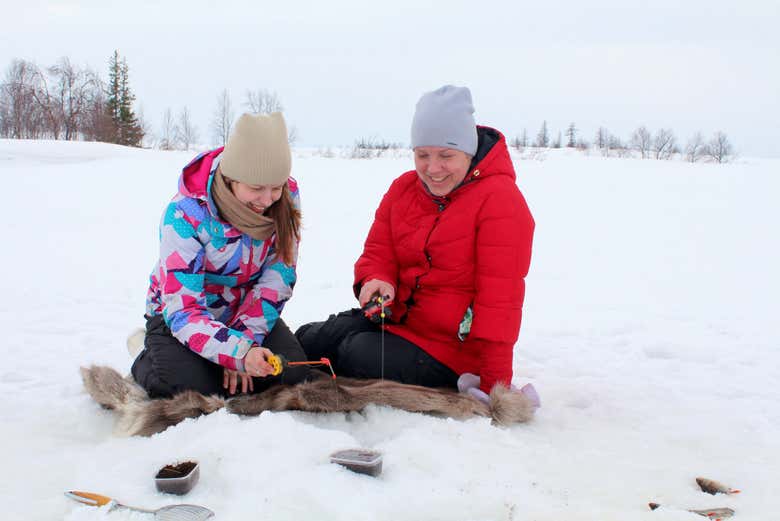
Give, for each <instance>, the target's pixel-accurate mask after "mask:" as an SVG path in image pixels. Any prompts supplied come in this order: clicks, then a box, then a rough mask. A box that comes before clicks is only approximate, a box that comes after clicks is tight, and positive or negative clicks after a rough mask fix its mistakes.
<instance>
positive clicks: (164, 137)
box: [158, 108, 179, 150]
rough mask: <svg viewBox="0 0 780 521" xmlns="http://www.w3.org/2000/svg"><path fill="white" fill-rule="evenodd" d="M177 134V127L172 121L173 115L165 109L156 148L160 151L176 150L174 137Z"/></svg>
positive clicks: (169, 110)
mask: <svg viewBox="0 0 780 521" xmlns="http://www.w3.org/2000/svg"><path fill="white" fill-rule="evenodd" d="M178 134H179V127H178V126H177V125H176V122H175V121H174V120H173V113H172V112H171V109H170V108H168V109H165V113H164V114H163V119H162V127H161V130H160V140H159V142H158V147H159V148H160V149H161V150H175V149H176V136H177V135H178Z"/></svg>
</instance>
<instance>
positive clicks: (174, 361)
mask: <svg viewBox="0 0 780 521" xmlns="http://www.w3.org/2000/svg"><path fill="white" fill-rule="evenodd" d="M263 347H266V348H268V349H270V350H271V351H272V352H273V353H274V354H280V355H283V356H284V357H285V358H286V359H287V360H289V361H291V362H292V361H302V360H306V354H305V353H304V352H303V349H301V346H300V344H299V343H298V341H297V340H296V339H295V336H294V335H293V334H292V331H290V328H288V327H287V325H286V324H285V323H284V322H283V321H282V319H281V318H279V319H278V320H277V321H276V324H274V328H273V329H272V330H271V332H270V333H269V334H268V336H267V337H266V339H265V342H264V343H263ZM132 374H133V378H134V379H135V381H136V382H138V384H139V385H140V386H141V387H143V388H144V389H146V392H147V393H148V394H149V396H150V397H152V398H169V397H171V396H173V395H175V394H178V393H180V392H182V391H187V390H193V391H198V392H199V393H201V394H205V395H212V394H217V395H221V396H227V395H228V390H227V389H224V388H223V387H222V382H223V377H224V367H222V366H220V365H218V364H215V363H213V362H210V361H209V360H206V359H205V358H203V357H202V356H200V355H199V354H197V353H195V352H193V351H191V350H190V349H189V348H187V347H186V346H184V345H183V344H182V343H181V342H179V341H178V340H176V338H174V337H173V335H172V334H171V330H170V329H168V326H166V325H165V321H164V320H163V317H162V316H160V315H157V316H154V317H147V320H146V337H145V338H144V349H143V350H142V351H141V352H140V353H139V354H138V357H137V358H136V359H135V362H134V363H133V368H132ZM308 376H309V368H308V367H307V366H296V367H286V368H285V369H284V370H283V371H282V373H281V374H280V375H278V376H267V377H264V378H261V377H258V378H252V384H253V386H254V392H255V393H259V392H262V391H264V390H266V389H268V388H269V387H271V386H272V385H275V384H296V383H299V382H302V381H304V380H306V379H307V378H308ZM238 385H239V390H240V387H241V380H240V379H239V381H238Z"/></svg>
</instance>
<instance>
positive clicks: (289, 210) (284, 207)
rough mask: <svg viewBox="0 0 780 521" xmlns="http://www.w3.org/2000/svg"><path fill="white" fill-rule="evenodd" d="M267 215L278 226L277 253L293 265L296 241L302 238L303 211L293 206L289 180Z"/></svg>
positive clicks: (284, 260)
mask: <svg viewBox="0 0 780 521" xmlns="http://www.w3.org/2000/svg"><path fill="white" fill-rule="evenodd" d="M266 215H268V217H270V218H272V219H273V220H274V225H275V226H276V251H277V255H278V256H279V258H280V259H281V260H282V261H283V262H284V263H285V264H289V265H292V264H293V262H294V261H295V259H294V258H293V252H294V251H295V246H296V243H297V242H298V241H299V240H301V231H300V230H301V212H300V210H298V209H297V208H295V206H293V201H292V195H290V188H289V187H288V185H287V182H285V183H284V185H283V187H282V196H281V197H280V198H279V200H278V201H276V202H275V203H274V204H272V205H271V206H270V207H269V208H268V210H266Z"/></svg>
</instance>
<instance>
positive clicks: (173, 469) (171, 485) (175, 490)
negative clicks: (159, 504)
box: [154, 461, 200, 496]
mask: <svg viewBox="0 0 780 521" xmlns="http://www.w3.org/2000/svg"><path fill="white" fill-rule="evenodd" d="M199 478H200V465H199V464H198V462H197V461H182V462H178V463H174V464H172V465H166V466H164V467H163V468H161V469H160V470H159V471H158V472H157V475H156V476H155V477H154V484H155V486H156V487H157V490H159V491H160V492H165V493H166V494H176V495H177V496H181V495H184V494H186V493H187V492H189V491H190V490H192V487H194V486H195V484H196V483H197V482H198V479H199Z"/></svg>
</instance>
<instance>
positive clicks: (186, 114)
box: [176, 107, 198, 150]
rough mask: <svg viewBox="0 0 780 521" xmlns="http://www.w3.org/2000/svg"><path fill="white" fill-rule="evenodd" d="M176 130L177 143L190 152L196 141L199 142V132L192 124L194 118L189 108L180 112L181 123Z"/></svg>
mask: <svg viewBox="0 0 780 521" xmlns="http://www.w3.org/2000/svg"><path fill="white" fill-rule="evenodd" d="M176 130H177V134H176V142H177V143H178V144H179V147H181V148H182V149H183V150H189V149H190V147H191V146H192V145H193V144H194V143H195V141H197V140H198V130H197V129H196V128H195V125H194V124H193V123H192V117H191V116H190V111H189V109H188V108H187V107H184V108H182V109H181V112H179V122H178V125H177V126H176Z"/></svg>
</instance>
